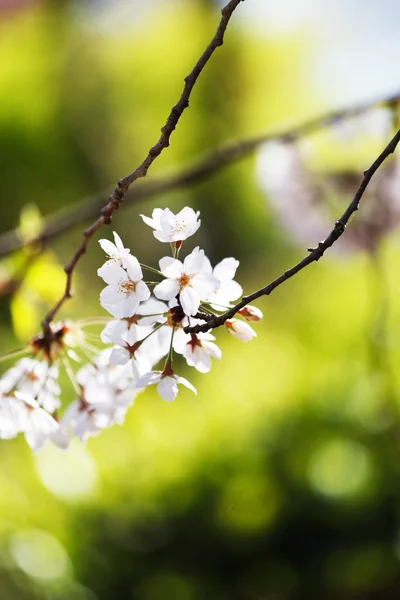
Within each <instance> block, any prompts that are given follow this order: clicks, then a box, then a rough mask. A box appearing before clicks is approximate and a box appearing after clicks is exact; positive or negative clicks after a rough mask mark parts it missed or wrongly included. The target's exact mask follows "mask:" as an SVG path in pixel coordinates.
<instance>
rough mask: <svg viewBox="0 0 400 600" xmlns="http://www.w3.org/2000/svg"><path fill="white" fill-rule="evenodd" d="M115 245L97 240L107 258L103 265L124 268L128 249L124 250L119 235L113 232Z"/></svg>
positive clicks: (128, 252)
mask: <svg viewBox="0 0 400 600" xmlns="http://www.w3.org/2000/svg"><path fill="white" fill-rule="evenodd" d="M113 234H114V240H115V244H113V243H112V242H110V240H105V239H102V240H99V244H100V246H101V247H102V249H103V250H104V252H105V253H106V255H107V256H108V260H107V262H106V263H105V264H110V263H114V264H118V265H120V266H121V267H124V266H125V264H124V263H125V259H126V257H127V256H128V255H129V254H130V250H129V248H124V245H123V243H122V240H121V238H120V237H119V235H118V234H117V233H116V232H115V231H113Z"/></svg>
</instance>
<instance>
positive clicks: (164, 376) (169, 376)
mask: <svg viewBox="0 0 400 600" xmlns="http://www.w3.org/2000/svg"><path fill="white" fill-rule="evenodd" d="M154 383H156V384H157V392H158V393H159V395H160V396H161V398H162V399H163V400H166V401H167V402H171V401H172V400H175V398H176V396H177V395H178V391H179V389H178V383H181V384H182V385H184V386H185V387H187V388H188V389H189V390H191V391H192V392H193V393H194V394H197V390H196V388H195V387H193V385H192V384H191V383H190V382H189V381H188V380H187V379H185V378H184V377H180V376H179V375H176V374H175V373H173V372H172V369H169V370H168V371H165V370H164V371H151V372H150V373H146V374H145V375H143V376H142V377H140V379H138V381H137V382H136V387H137V388H140V389H141V388H144V387H146V386H148V385H152V384H154Z"/></svg>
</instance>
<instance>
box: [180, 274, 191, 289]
mask: <svg viewBox="0 0 400 600" xmlns="http://www.w3.org/2000/svg"><path fill="white" fill-rule="evenodd" d="M192 277H193V275H187V274H186V273H182V275H181V276H180V277H178V280H177V281H178V283H179V285H180V286H181V289H182V288H184V287H186V286H188V285H190V280H191V279H192Z"/></svg>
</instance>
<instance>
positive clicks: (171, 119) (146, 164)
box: [42, 0, 243, 338]
mask: <svg viewBox="0 0 400 600" xmlns="http://www.w3.org/2000/svg"><path fill="white" fill-rule="evenodd" d="M242 1H243V0H230V2H228V4H227V5H226V6H225V7H224V8H223V9H222V11H221V13H222V16H221V20H220V22H219V25H218V27H217V31H216V33H215V35H214V37H213V38H212V40H211V42H210V43H209V45H208V46H207V48H206V49H205V51H204V52H203V54H202V55H201V56H200V58H199V60H198V61H197V63H196V64H195V66H194V67H193V70H192V71H191V73H190V74H189V75H188V76H187V77H185V85H184V88H183V91H182V94H181V96H180V98H179V100H178V102H177V103H176V104H175V106H174V107H173V108H172V110H171V112H170V114H169V115H168V118H167V120H166V123H165V125H164V126H163V127H162V128H161V136H160V138H159V140H158V142H157V143H156V144H155V145H154V146H152V147H151V148H150V150H149V152H148V155H147V156H146V158H145V159H144V160H143V162H142V163H141V164H140V165H139V166H138V167H137V168H136V169H135V170H134V171H132V173H130V174H129V175H127V176H126V177H124V178H123V179H120V180H119V181H118V183H117V185H116V187H115V189H114V191H113V192H112V194H111V196H110V197H109V200H108V204H107V205H106V206H105V207H104V208H103V209H102V210H101V217H100V218H99V219H97V221H95V223H93V224H92V225H91V226H90V227H88V228H87V229H85V231H84V232H83V238H82V241H81V243H80V245H79V247H78V249H77V251H76V252H75V254H74V255H73V257H72V259H71V261H70V262H69V263H68V264H67V265H66V266H65V267H64V271H65V273H66V275H67V282H66V286H65V290H64V293H63V295H62V296H61V298H60V300H59V301H58V302H57V304H56V305H55V306H54V307H53V308H52V309H51V310H50V311H49V312H48V313H47V315H46V316H45V318H44V319H43V321H42V328H43V333H44V335H45V337H48V338H51V335H52V332H51V328H50V323H51V322H52V320H53V319H54V317H55V315H56V313H57V312H58V311H59V310H60V308H61V307H62V306H63V304H64V303H65V302H66V300H68V298H71V296H72V293H71V287H72V277H73V273H74V269H75V266H76V264H77V262H78V261H79V259H80V258H81V256H82V255H83V254H84V253H85V252H86V248H87V245H88V243H89V240H90V238H91V237H92V236H93V234H94V233H95V232H96V231H97V230H98V229H100V228H101V227H103V225H106V224H109V223H111V218H112V215H113V213H114V212H115V211H116V210H117V209H118V208H119V207H120V205H121V202H122V201H123V199H124V197H125V194H126V193H127V191H128V189H129V187H130V186H131V185H132V183H133V182H134V181H136V180H137V179H139V178H140V177H145V176H146V175H147V171H148V169H149V168H150V166H151V165H152V163H153V162H154V160H155V159H156V158H157V157H158V156H159V155H160V154H161V152H162V151H163V150H164V149H165V148H167V147H168V146H169V141H170V137H171V135H172V133H173V131H174V130H175V128H176V126H177V124H178V121H179V119H180V118H181V116H182V113H183V111H184V110H185V108H187V107H188V106H189V98H190V94H191V92H192V89H193V87H194V85H195V83H196V81H197V79H198V77H199V75H200V73H201V72H202V70H203V69H204V67H205V65H206V64H207V62H208V61H209V59H210V58H211V56H212V55H213V53H214V51H215V50H216V49H217V48H218V47H219V46H222V44H223V41H224V34H225V30H226V28H227V26H228V23H229V20H230V18H231V16H232V13H233V11H234V10H235V8H236V7H237V6H238V5H239V4H240V2H242Z"/></svg>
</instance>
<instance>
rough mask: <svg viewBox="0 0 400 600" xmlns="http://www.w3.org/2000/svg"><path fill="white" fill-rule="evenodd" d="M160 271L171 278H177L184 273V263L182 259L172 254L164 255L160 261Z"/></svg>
mask: <svg viewBox="0 0 400 600" xmlns="http://www.w3.org/2000/svg"><path fill="white" fill-rule="evenodd" d="M159 265H160V271H161V273H163V274H164V275H165V276H166V277H169V278H170V279H177V278H178V277H180V276H181V275H182V272H183V265H182V263H181V261H180V260H177V259H176V258H172V256H164V258H162V259H161V260H160V262H159Z"/></svg>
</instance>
